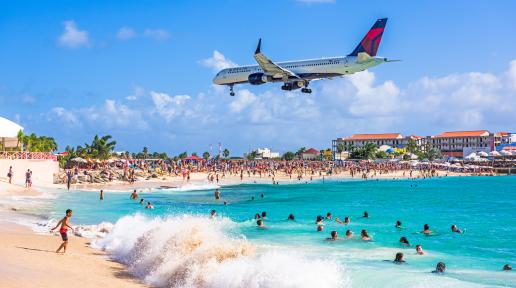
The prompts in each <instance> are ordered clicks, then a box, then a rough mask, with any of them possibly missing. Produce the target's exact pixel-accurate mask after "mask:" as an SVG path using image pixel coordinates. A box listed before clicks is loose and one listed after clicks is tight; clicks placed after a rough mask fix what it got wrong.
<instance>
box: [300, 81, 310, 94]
mask: <svg viewBox="0 0 516 288" xmlns="http://www.w3.org/2000/svg"><path fill="white" fill-rule="evenodd" d="M304 84H305V85H304V87H303V88H301V93H308V94H310V93H312V89H310V88H308V84H310V82H308V81H305V83H304Z"/></svg>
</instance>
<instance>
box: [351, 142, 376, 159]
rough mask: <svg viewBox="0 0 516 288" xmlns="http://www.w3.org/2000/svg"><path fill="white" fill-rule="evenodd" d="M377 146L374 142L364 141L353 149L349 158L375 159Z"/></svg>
mask: <svg viewBox="0 0 516 288" xmlns="http://www.w3.org/2000/svg"><path fill="white" fill-rule="evenodd" d="M377 150H378V147H377V146H376V144H374V143H366V144H365V145H364V146H362V147H360V148H356V149H353V151H352V152H351V155H350V158H351V159H375V157H376V151H377Z"/></svg>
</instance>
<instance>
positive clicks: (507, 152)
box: [500, 150, 512, 156]
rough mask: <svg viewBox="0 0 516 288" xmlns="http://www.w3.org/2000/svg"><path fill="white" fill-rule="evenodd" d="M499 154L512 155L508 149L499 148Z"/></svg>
mask: <svg viewBox="0 0 516 288" xmlns="http://www.w3.org/2000/svg"><path fill="white" fill-rule="evenodd" d="M500 154H502V155H504V156H511V155H512V153H511V151H508V150H500Z"/></svg>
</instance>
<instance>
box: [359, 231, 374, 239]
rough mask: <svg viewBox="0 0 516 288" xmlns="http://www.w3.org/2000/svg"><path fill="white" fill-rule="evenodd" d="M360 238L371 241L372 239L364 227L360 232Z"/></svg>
mask: <svg viewBox="0 0 516 288" xmlns="http://www.w3.org/2000/svg"><path fill="white" fill-rule="evenodd" d="M360 238H362V240H364V241H371V240H373V239H372V238H371V237H370V236H369V233H367V230H365V229H363V230H362V232H360Z"/></svg>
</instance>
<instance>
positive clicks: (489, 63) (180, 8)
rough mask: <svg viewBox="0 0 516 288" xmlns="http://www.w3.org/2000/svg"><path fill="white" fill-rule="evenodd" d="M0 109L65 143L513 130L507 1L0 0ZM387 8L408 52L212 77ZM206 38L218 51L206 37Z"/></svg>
mask: <svg viewBox="0 0 516 288" xmlns="http://www.w3.org/2000/svg"><path fill="white" fill-rule="evenodd" d="M1 3H2V10H1V11H0V116H3V117H6V118H9V119H12V120H15V121H17V122H19V123H20V124H22V125H23V126H24V127H25V129H26V132H29V133H30V132H35V133H37V134H43V135H50V136H54V137H55V138H56V139H57V141H58V144H59V145H60V147H61V148H64V146H66V145H77V144H82V143H84V142H86V141H89V140H90V139H91V137H92V136H93V135H94V134H96V133H99V134H107V133H109V134H112V135H113V136H114V137H115V138H116V140H118V142H119V145H118V149H119V150H126V149H128V150H131V151H140V150H141V148H142V147H143V146H148V147H149V148H150V150H159V151H166V152H169V153H171V154H176V153H179V152H182V151H185V150H188V151H189V152H194V151H196V152H199V153H202V152H203V151H205V150H208V147H209V145H210V144H213V145H214V146H216V145H217V143H219V142H222V144H223V145H224V146H225V147H227V148H228V149H230V151H232V152H233V153H232V154H240V153H241V152H243V151H246V150H248V149H250V148H255V147H264V146H265V147H271V148H273V149H274V150H279V151H281V152H283V151H286V150H293V149H296V148H297V147H300V146H310V147H312V146H313V147H316V148H319V149H322V148H326V147H329V146H330V143H331V139H334V138H336V137H342V136H347V135H350V134H352V133H360V132H362V133H367V132H369V133H375V132H401V133H403V134H419V135H432V134H436V133H440V132H442V131H446V130H456V129H490V130H493V131H498V130H509V131H516V127H515V125H516V124H515V123H516V121H515V119H516V114H515V113H516V107H515V105H516V62H513V61H514V60H516V49H514V47H515V46H516V37H514V36H513V34H514V33H513V31H511V30H512V29H513V28H514V27H516V18H515V17H513V16H514V12H515V11H516V2H514V1H496V4H494V3H493V2H492V1H368V2H367V4H364V3H363V2H360V1H344V0H335V1H324V0H311V1H310V0H305V1H296V0H284V1H260V4H257V2H255V1H51V2H50V1H1ZM380 17H388V18H389V22H388V24H387V28H386V31H385V33H384V36H383V40H382V43H381V45H380V49H379V52H378V53H379V55H381V56H386V57H389V58H395V59H403V61H402V62H398V63H391V64H385V65H381V66H378V67H375V68H373V69H371V70H370V71H368V72H364V73H360V74H356V75H354V76H352V77H346V78H341V79H335V80H328V81H318V82H314V83H313V87H312V88H313V90H314V93H312V94H311V95H306V94H301V93H299V92H293V93H286V92H283V91H281V90H280V89H279V84H277V85H274V84H272V85H263V86H259V87H250V86H241V87H238V89H237V93H238V95H237V96H236V97H233V98H232V97H229V96H228V91H227V90H223V89H220V88H219V87H214V86H213V85H212V84H211V80H212V78H213V76H214V74H215V73H216V72H215V71H216V68H217V67H224V66H227V65H230V64H231V63H236V64H251V63H253V58H252V53H253V51H254V48H255V45H256V42H257V39H258V38H260V37H261V38H263V45H262V50H263V52H264V53H266V54H267V55H268V56H269V57H270V58H271V59H273V60H275V61H284V60H296V59H304V58H318V57H324V56H337V55H346V54H347V53H349V52H350V51H352V50H353V48H354V47H355V46H356V44H357V43H358V42H359V41H360V39H361V38H362V37H363V35H364V34H365V33H366V31H367V30H368V29H369V27H370V26H371V25H372V24H373V23H374V21H375V20H376V19H377V18H380ZM215 51H216V52H215Z"/></svg>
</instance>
